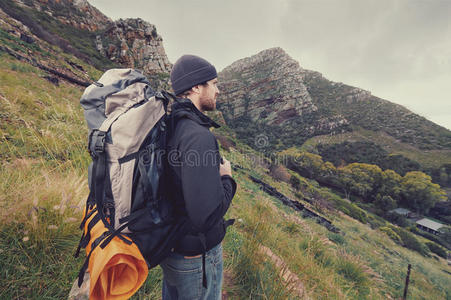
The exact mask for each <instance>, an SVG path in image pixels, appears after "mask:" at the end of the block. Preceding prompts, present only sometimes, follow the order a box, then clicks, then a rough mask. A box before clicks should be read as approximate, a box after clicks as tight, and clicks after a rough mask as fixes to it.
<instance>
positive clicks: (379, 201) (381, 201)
mask: <svg viewBox="0 0 451 300" xmlns="http://www.w3.org/2000/svg"><path fill="white" fill-rule="evenodd" d="M374 204H375V205H376V206H377V207H379V208H380V209H381V210H383V211H385V212H387V211H389V210H392V209H394V208H395V207H396V201H395V200H394V199H393V198H392V197H390V196H388V195H384V196H381V195H380V194H378V195H377V197H376V201H374Z"/></svg>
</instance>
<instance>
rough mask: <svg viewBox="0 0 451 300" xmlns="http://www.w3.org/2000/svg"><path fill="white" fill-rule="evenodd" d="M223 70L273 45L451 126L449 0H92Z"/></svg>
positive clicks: (172, 52) (176, 51) (177, 51)
mask: <svg viewBox="0 0 451 300" xmlns="http://www.w3.org/2000/svg"><path fill="white" fill-rule="evenodd" d="M88 1H89V2H90V3H91V4H92V5H94V6H95V7H97V8H98V9H99V10H100V11H102V12H103V13H104V14H106V15H107V16H108V17H110V18H112V19H113V20H116V19H119V18H136V17H139V18H142V19H144V20H145V21H148V22H150V23H152V24H155V25H156V26H157V31H158V33H159V34H160V35H161V36H162V37H163V44H164V47H165V49H166V54H167V55H168V57H169V60H170V61H171V62H172V63H174V62H175V61H176V60H177V58H178V57H180V56H181V55H183V54H196V55H199V56H202V57H204V58H206V59H207V60H209V61H210V62H211V63H213V64H214V65H215V66H216V68H217V69H218V71H220V70H222V69H223V68H224V67H226V66H228V65H230V64H231V63H233V62H234V61H236V60H238V59H241V58H244V57H249V56H252V55H254V54H256V53H258V52H260V51H262V50H264V49H267V48H271V47H281V48H283V49H284V50H285V51H286V52H287V53H288V54H289V55H290V56H291V57H293V58H294V59H295V60H297V61H299V63H300V65H301V67H303V68H305V69H310V70H315V71H318V72H321V73H322V74H323V75H324V76H325V77H326V78H328V79H330V80H333V81H339V82H343V83H346V84H349V85H353V86H356V87H360V88H362V89H365V90H369V91H370V92H371V93H372V94H373V95H375V96H378V97H380V98H383V99H387V100H389V101H392V102H395V103H399V104H401V105H403V106H405V107H407V108H409V109H410V110H412V111H413V112H415V113H417V114H420V115H422V116H424V117H426V118H428V119H430V120H432V121H433V122H435V123H437V124H439V125H442V126H444V127H446V128H448V129H451V0H374V1H373V0H240V1H239V0H222V1H219V0H165V1H163V0H128V1H124V0H120V1H119V0H88Z"/></svg>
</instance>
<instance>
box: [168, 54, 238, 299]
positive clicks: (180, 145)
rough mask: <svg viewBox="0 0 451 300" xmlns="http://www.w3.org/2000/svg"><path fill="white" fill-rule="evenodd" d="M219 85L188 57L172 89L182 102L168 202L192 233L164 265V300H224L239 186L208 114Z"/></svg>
mask: <svg viewBox="0 0 451 300" xmlns="http://www.w3.org/2000/svg"><path fill="white" fill-rule="evenodd" d="M217 82H218V79H217V73H216V69H215V67H214V66H213V65H211V64H210V63H209V62H207V61H206V60H205V59H203V58H200V57H198V56H194V55H184V56H182V57H181V58H179V59H178V60H177V61H176V63H175V64H174V66H173V68H172V72H171V84H172V88H173V90H174V92H175V94H176V95H177V96H178V97H179V98H183V99H180V101H177V102H176V103H174V104H173V105H172V112H171V119H170V121H169V122H168V123H169V130H170V131H171V134H170V136H171V138H170V139H169V141H168V145H167V147H168V148H167V151H168V163H169V170H168V174H167V176H168V177H167V180H168V183H169V186H171V188H169V189H168V196H169V197H170V199H173V201H174V202H175V204H176V207H177V213H178V214H179V215H180V216H182V215H183V216H188V218H189V220H190V221H191V223H192V228H191V229H190V232H189V233H188V234H187V235H185V236H184V237H183V238H181V239H180V242H179V243H178V244H177V246H176V247H175V248H174V249H173V250H172V252H171V254H170V255H169V257H168V258H166V259H165V260H164V261H163V262H162V263H161V264H160V266H161V267H162V269H163V289H162V294H163V300H168V299H221V287H222V271H223V261H222V246H221V242H222V240H223V239H224V236H225V233H226V227H227V226H228V225H230V223H233V221H232V220H229V221H225V220H224V215H225V213H226V211H227V209H228V208H229V206H230V203H231V201H232V198H233V196H234V194H235V191H236V183H235V181H234V180H233V178H232V177H231V176H232V171H231V166H230V162H229V161H227V160H226V159H222V158H221V156H220V154H219V147H218V143H217V141H216V138H215V137H214V135H213V134H212V133H211V132H210V130H209V128H211V127H215V128H218V127H219V125H218V124H217V123H216V122H214V121H213V120H211V119H210V118H209V117H208V116H206V115H205V114H204V112H206V111H213V110H215V109H216V97H217V95H218V94H219V90H218V87H217ZM171 124H172V126H171Z"/></svg>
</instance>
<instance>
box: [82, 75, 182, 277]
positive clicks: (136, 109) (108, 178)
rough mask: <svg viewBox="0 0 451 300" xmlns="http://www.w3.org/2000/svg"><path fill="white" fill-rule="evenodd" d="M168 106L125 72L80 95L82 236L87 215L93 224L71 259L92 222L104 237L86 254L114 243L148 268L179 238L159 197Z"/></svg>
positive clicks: (170, 210)
mask: <svg viewBox="0 0 451 300" xmlns="http://www.w3.org/2000/svg"><path fill="white" fill-rule="evenodd" d="M170 98H173V99H174V100H176V98H175V96H174V95H172V94H170V93H167V92H164V91H163V92H158V93H156V92H154V91H153V90H152V88H151V87H150V83H149V81H148V80H147V78H146V77H145V76H144V75H143V74H141V73H140V72H138V71H136V70H133V69H112V70H108V71H106V72H105V73H104V74H103V75H102V77H101V78H100V79H99V80H98V81H97V82H95V83H93V84H91V85H90V86H89V87H87V88H86V90H85V92H84V93H83V96H82V97H81V100H80V103H81V105H82V106H83V109H84V114H85V118H86V121H87V123H88V127H89V130H90V133H89V142H88V149H89V152H90V154H91V157H92V160H93V162H92V164H91V166H90V176H89V178H90V179H89V187H90V194H89V197H88V200H87V203H86V212H85V218H84V219H83V221H82V224H81V226H80V228H81V229H83V228H85V222H87V220H88V219H89V217H91V216H92V214H93V213H95V214H97V216H96V217H95V218H91V219H90V220H91V221H90V224H88V226H86V228H88V230H87V231H86V230H85V231H84V232H83V235H82V238H81V240H80V243H79V247H78V249H77V253H76V256H78V254H79V251H80V249H81V248H84V247H86V245H87V244H88V243H89V241H90V239H91V236H90V232H89V228H92V227H93V226H94V225H95V224H96V223H97V222H99V221H102V222H103V223H104V225H105V227H106V228H107V229H108V231H107V232H106V234H104V235H103V236H101V237H100V238H98V239H97V240H96V241H94V243H93V245H94V246H93V247H92V248H91V252H92V251H93V250H94V248H95V247H97V246H100V247H101V248H102V249H103V248H104V247H106V246H107V245H108V242H109V241H111V239H112V238H113V237H115V236H118V237H119V238H121V239H122V240H123V241H124V242H127V243H130V239H131V240H132V241H133V242H134V243H136V244H137V246H138V248H139V249H140V251H141V254H142V255H143V256H144V258H145V259H146V261H147V263H148V265H149V267H150V268H152V267H154V266H156V265H158V264H159V263H160V261H161V260H163V259H164V258H165V257H166V256H167V255H168V254H169V253H170V249H171V248H173V247H174V245H175V243H176V242H177V240H178V239H179V238H180V237H181V236H183V235H184V234H186V232H187V229H188V228H189V226H188V225H187V219H186V217H176V216H174V207H173V204H172V203H171V202H170V201H169V199H167V198H166V197H165V189H166V188H167V187H166V185H167V183H165V182H164V180H163V179H164V171H165V169H166V164H167V162H166V153H165V150H166V139H167V138H168V137H167V132H168V130H167V128H166V121H167V118H168V114H167V107H168V103H169V100H170ZM88 212H89V213H88ZM91 223H92V224H91ZM125 237H128V238H125ZM89 256H90V255H88V256H87V259H86V261H85V264H84V266H83V267H82V270H81V271H80V274H79V285H81V282H82V280H83V275H84V272H85V270H86V268H87V265H88V261H89Z"/></svg>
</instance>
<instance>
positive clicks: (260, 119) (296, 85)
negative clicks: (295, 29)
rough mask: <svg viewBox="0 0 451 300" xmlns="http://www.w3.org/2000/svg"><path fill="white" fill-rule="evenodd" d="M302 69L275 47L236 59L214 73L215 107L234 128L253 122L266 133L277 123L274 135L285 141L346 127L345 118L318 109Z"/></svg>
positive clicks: (293, 141)
mask: <svg viewBox="0 0 451 300" xmlns="http://www.w3.org/2000/svg"><path fill="white" fill-rule="evenodd" d="M306 72H307V71H306V70H304V69H303V68H301V67H300V65H299V63H298V62H297V61H295V60H294V59H292V58H291V57H290V56H289V55H288V54H287V53H285V51H284V50H282V49H281V48H272V49H268V50H264V51H262V52H260V53H258V54H257V55H254V56H252V57H249V58H244V59H241V60H238V61H236V62H235V63H233V64H232V65H230V66H228V67H227V68H225V69H224V70H223V71H222V72H220V74H219V83H220V86H219V88H220V90H221V92H222V93H221V94H220V96H219V99H218V107H219V108H220V109H221V110H222V111H223V113H224V118H225V119H226V121H227V123H228V124H229V125H230V126H232V127H234V128H236V129H238V130H239V128H238V127H240V126H241V125H244V124H246V125H245V126H247V128H248V126H249V125H251V124H254V125H256V126H257V127H259V128H260V130H263V131H264V132H266V133H268V134H270V131H271V132H274V130H276V128H279V129H282V131H283V132H282V135H281V136H279V138H283V139H284V140H285V141H286V140H287V139H289V140H290V141H291V144H302V142H304V141H305V139H307V138H308V137H311V136H314V135H318V134H324V133H331V132H342V131H344V130H346V127H347V125H348V122H347V120H346V119H345V118H343V117H342V116H340V115H331V116H329V115H320V114H318V107H317V106H316V105H315V103H314V102H313V101H312V98H311V96H310V94H309V92H308V89H307V87H306V85H305V84H304V76H305V74H306ZM264 129H266V131H265V130H264ZM276 131H277V130H276ZM279 131H280V130H279ZM295 137H297V138H295ZM275 138H276V139H277V137H276V136H275ZM270 142H271V143H277V141H276V140H273V141H270ZM285 144H286V143H285Z"/></svg>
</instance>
